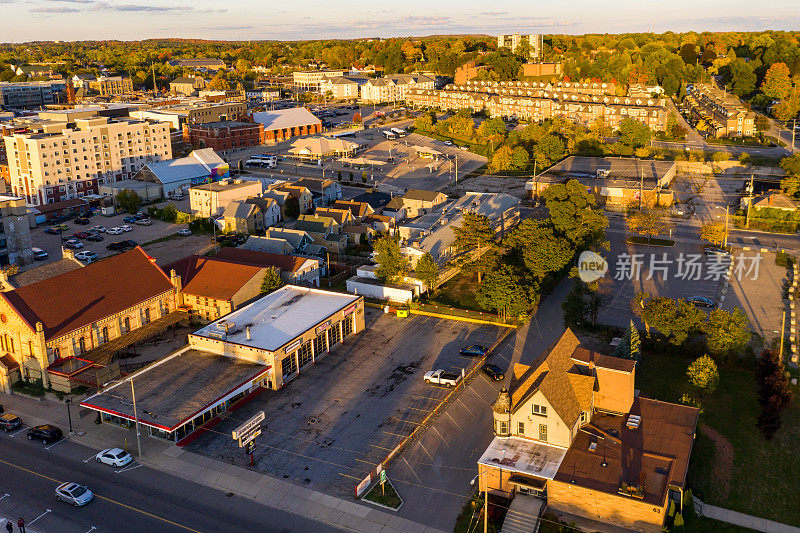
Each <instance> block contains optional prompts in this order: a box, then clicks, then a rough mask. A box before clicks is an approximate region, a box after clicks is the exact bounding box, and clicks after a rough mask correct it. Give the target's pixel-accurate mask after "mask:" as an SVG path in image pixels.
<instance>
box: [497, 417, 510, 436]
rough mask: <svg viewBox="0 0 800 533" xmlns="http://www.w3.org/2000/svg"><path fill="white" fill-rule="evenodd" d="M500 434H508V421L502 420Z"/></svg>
mask: <svg viewBox="0 0 800 533" xmlns="http://www.w3.org/2000/svg"><path fill="white" fill-rule="evenodd" d="M498 435H508V422H507V421H505V420H501V421H500V432H499V433H498Z"/></svg>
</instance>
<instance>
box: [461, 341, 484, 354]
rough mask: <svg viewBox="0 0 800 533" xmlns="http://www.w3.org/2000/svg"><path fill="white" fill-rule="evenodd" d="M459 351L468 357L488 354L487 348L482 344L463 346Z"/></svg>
mask: <svg viewBox="0 0 800 533" xmlns="http://www.w3.org/2000/svg"><path fill="white" fill-rule="evenodd" d="M458 353H459V355H463V356H466V357H483V356H484V355H486V348H485V347H483V346H481V345H480V344H473V345H472V346H467V347H465V348H461V349H460V350H459V351H458Z"/></svg>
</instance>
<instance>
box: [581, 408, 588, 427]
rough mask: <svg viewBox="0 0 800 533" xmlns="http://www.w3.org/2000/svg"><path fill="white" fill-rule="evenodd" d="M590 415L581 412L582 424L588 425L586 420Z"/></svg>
mask: <svg viewBox="0 0 800 533" xmlns="http://www.w3.org/2000/svg"><path fill="white" fill-rule="evenodd" d="M587 415H588V413H587V412H586V411H581V424H585V423H586V419H587V418H588V416H587Z"/></svg>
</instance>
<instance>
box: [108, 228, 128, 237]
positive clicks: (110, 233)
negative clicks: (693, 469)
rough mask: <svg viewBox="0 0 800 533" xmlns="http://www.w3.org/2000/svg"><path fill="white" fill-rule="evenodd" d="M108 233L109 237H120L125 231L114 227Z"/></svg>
mask: <svg viewBox="0 0 800 533" xmlns="http://www.w3.org/2000/svg"><path fill="white" fill-rule="evenodd" d="M107 232H108V234H109V235H120V234H122V233H124V230H123V229H122V228H117V227H114V228H111V229H109V230H107Z"/></svg>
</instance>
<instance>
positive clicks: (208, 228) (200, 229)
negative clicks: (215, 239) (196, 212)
mask: <svg viewBox="0 0 800 533" xmlns="http://www.w3.org/2000/svg"><path fill="white" fill-rule="evenodd" d="M189 229H190V230H192V233H206V234H208V233H213V231H214V226H213V223H212V222H211V220H210V219H208V218H198V219H196V220H193V221H192V222H190V223H189Z"/></svg>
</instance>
